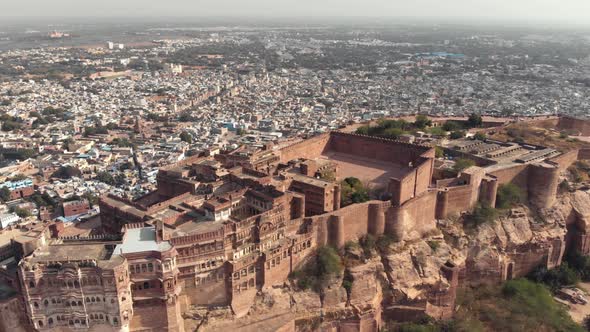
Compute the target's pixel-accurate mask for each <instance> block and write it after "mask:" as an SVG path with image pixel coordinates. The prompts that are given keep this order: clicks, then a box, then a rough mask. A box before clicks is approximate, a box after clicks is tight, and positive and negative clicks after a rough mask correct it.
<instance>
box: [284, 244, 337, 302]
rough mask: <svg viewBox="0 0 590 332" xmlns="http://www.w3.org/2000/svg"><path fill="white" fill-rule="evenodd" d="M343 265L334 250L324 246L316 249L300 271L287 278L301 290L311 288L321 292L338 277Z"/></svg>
mask: <svg viewBox="0 0 590 332" xmlns="http://www.w3.org/2000/svg"><path fill="white" fill-rule="evenodd" d="M342 268H343V265H342V260H341V258H340V256H339V255H338V252H336V249H334V248H332V247H329V246H324V247H320V248H318V249H317V251H316V253H315V255H314V256H313V258H312V259H311V260H310V261H309V262H308V263H307V264H306V265H305V266H303V267H302V268H301V269H299V270H296V271H293V272H292V273H291V274H290V275H289V278H291V279H295V280H296V281H297V282H296V283H297V286H298V287H299V288H301V289H309V288H312V289H313V290H314V291H316V292H322V290H323V289H324V287H325V286H326V283H327V282H328V281H329V280H330V279H331V278H333V277H335V276H337V275H339V274H340V273H341V271H342Z"/></svg>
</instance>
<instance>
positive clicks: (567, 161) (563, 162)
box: [549, 150, 579, 172]
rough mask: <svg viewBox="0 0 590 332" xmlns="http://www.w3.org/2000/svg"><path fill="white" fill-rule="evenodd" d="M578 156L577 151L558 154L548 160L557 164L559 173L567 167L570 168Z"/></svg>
mask: <svg viewBox="0 0 590 332" xmlns="http://www.w3.org/2000/svg"><path fill="white" fill-rule="evenodd" d="M578 154H579V151H578V150H570V151H567V152H564V153H562V154H560V155H559V156H556V157H553V158H551V159H549V161H550V162H553V163H555V164H557V165H558V168H559V171H560V172H563V171H565V170H566V169H567V168H568V167H570V166H571V165H572V164H573V163H574V162H575V161H576V160H578Z"/></svg>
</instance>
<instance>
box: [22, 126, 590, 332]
mask: <svg viewBox="0 0 590 332" xmlns="http://www.w3.org/2000/svg"><path fill="white" fill-rule="evenodd" d="M563 121H564V123H567V120H563ZM568 126H569V125H568ZM580 130H583V128H581V129H580ZM444 149H445V151H446V153H447V155H449V156H456V157H461V158H468V159H471V160H473V161H474V163H475V166H472V167H468V168H466V169H463V170H460V171H459V172H457V173H456V174H453V175H449V172H448V169H446V168H445V167H446V164H445V163H444V162H442V161H441V160H438V159H437V158H435V148H434V147H433V146H430V145H422V144H410V143H405V142H401V141H395V140H390V139H384V138H378V137H369V136H362V135H357V134H348V133H344V132H338V131H335V132H330V133H325V134H321V135H319V136H315V137H312V138H310V139H307V140H303V141H300V142H297V143H295V144H291V145H288V146H286V147H282V148H277V149H273V147H271V146H265V147H264V148H263V149H261V150H257V151H249V150H247V149H243V148H239V149H237V150H235V151H226V152H223V153H221V154H219V155H215V156H206V155H199V156H194V157H190V158H187V159H185V160H183V161H181V162H179V163H176V164H173V165H170V166H167V167H164V168H162V169H161V170H160V172H159V174H158V177H157V181H158V189H157V190H156V191H154V192H151V193H149V194H147V195H145V196H143V197H141V198H139V199H137V200H133V201H131V200H128V199H123V198H119V197H116V196H112V195H109V196H103V197H101V199H100V203H99V205H100V210H101V221H102V226H103V230H104V232H105V235H104V236H102V237H94V238H88V239H80V238H75V239H71V238H53V239H47V241H43V242H45V243H44V244H42V245H37V249H36V250H34V251H33V252H32V254H30V255H28V256H27V257H25V258H23V260H22V261H21V262H20V264H19V268H18V280H17V281H16V283H17V284H18V285H19V287H18V291H19V292H20V294H21V296H22V299H23V300H24V301H22V303H25V304H26V305H25V307H26V308H25V309H26V310H25V312H26V316H27V317H28V321H29V322H30V323H31V324H32V325H33V326H34V327H35V328H36V329H38V330H45V329H50V328H53V327H56V326H64V327H73V328H87V329H92V328H94V327H95V326H100V327H101V328H103V329H105V330H113V331H161V330H164V329H165V330H168V331H184V326H183V322H182V320H183V318H182V313H183V312H185V311H186V310H187V308H189V307H191V306H205V307H207V306H209V307H218V306H227V307H229V308H231V311H232V314H233V315H234V316H235V317H237V318H239V317H244V316H246V315H247V314H248V312H249V311H250V308H251V306H252V304H253V303H254V300H255V297H256V295H257V293H258V292H260V291H261V290H265V289H269V288H271V287H273V286H278V285H282V284H284V283H285V282H286V281H287V279H288V276H289V274H290V273H291V272H293V271H295V270H296V269H298V268H300V267H301V266H302V265H303V264H304V263H305V262H306V261H307V260H308V259H309V258H310V257H311V256H312V254H313V253H314V251H315V249H316V248H318V247H321V246H325V245H329V246H332V247H335V248H343V247H344V246H345V244H346V243H348V242H350V241H358V240H359V239H360V238H362V237H364V236H366V235H367V234H370V235H373V236H375V237H379V236H383V235H386V236H388V237H390V238H392V239H394V241H396V242H404V241H406V242H411V241H415V240H419V239H422V238H424V237H425V236H428V235H429V234H432V233H433V232H434V231H435V230H436V228H437V220H443V219H446V218H448V217H450V216H453V215H459V214H462V213H465V212H468V211H470V210H472V209H473V208H474V207H475V206H476V205H478V204H490V205H492V206H494V205H495V204H496V195H497V191H498V188H499V186H501V185H503V184H506V183H514V184H516V185H517V186H519V187H520V188H521V189H522V190H523V192H524V193H525V194H526V197H527V200H528V202H529V203H530V205H531V206H533V207H535V208H538V209H540V210H543V209H549V208H551V207H552V206H553V205H554V204H555V202H556V197H557V191H558V184H559V181H560V176H561V174H562V172H564V171H565V170H566V169H567V168H568V167H569V166H570V165H571V164H572V163H574V162H575V161H576V160H578V159H579V158H580V159H583V158H586V157H587V155H588V154H589V153H588V152H587V151H586V150H571V151H558V150H556V149H551V148H547V147H542V146H533V145H529V144H526V143H512V142H511V143H507V142H501V141H494V140H485V141H478V140H474V139H460V140H452V141H450V142H449V143H448V144H446V145H445V146H444ZM327 175H330V176H327ZM350 177H357V178H358V179H360V180H361V181H362V182H363V183H364V184H366V186H367V187H368V188H370V189H371V190H375V191H377V190H379V191H381V192H382V193H381V195H380V196H379V197H371V199H370V200H368V201H365V202H362V203H356V204H351V205H348V206H342V194H343V193H342V186H341V181H342V180H344V179H346V178H350ZM570 214H571V217H569V219H568V223H569V225H571V227H568V234H565V235H563V236H556V237H555V238H553V239H552V240H551V241H549V242H547V243H545V244H544V245H542V246H537V247H530V248H524V247H523V248H522V250H521V251H519V252H513V253H512V254H508V256H506V257H505V258H503V259H502V260H501V262H500V263H499V264H500V265H499V266H498V269H497V270H496V271H490V273H491V274H493V273H495V275H493V276H490V275H491V274H490V275H489V276H488V279H491V280H494V281H502V280H506V279H511V278H516V277H520V276H524V275H526V274H527V273H529V272H530V271H531V270H532V269H534V268H535V267H536V266H538V265H539V264H541V265H545V266H546V267H549V268H551V267H554V266H557V265H559V264H560V263H561V259H562V256H563V254H564V251H565V249H566V247H572V248H575V249H577V250H579V251H581V252H582V253H584V254H589V253H590V245H589V243H590V238H589V235H588V232H587V231H586V229H585V228H583V227H581V226H580V225H582V224H583V222H582V221H580V219H581V218H584V217H585V216H583V215H581V214H579V213H578V214H577V215H576V213H575V211H570ZM470 264H474V263H473V262H469V261H468V262H466V263H465V265H463V266H461V265H457V264H454V263H453V262H450V261H449V262H443V263H442V264H441V265H440V266H438V269H439V271H440V278H441V281H440V283H441V285H442V284H444V285H446V286H445V287H443V286H441V287H439V288H433V289H431V290H430V291H429V292H428V295H427V297H426V298H425V299H424V301H423V302H422V303H421V304H420V306H418V307H416V308H414V309H416V310H419V311H421V312H424V313H426V314H429V315H431V316H433V317H437V318H449V317H451V316H452V312H453V308H454V301H455V297H456V295H455V292H456V289H457V285H458V283H459V281H460V280H461V281H465V279H470V278H471V279H472V280H477V279H478V278H480V277H481V274H478V273H480V272H478V271H477V268H475V267H474V268H473V269H472V271H471V272H470ZM11 305H12V306H19V305H22V304H21V302H18V301H16V302H14V303H13V304H11ZM414 309H412V310H414ZM359 310H360V309H359ZM388 310H389V311H388V314H389V315H391V316H392V317H396V316H399V315H404V312H405V313H406V314H407V311H408V310H410V309H408V307H395V306H392V307H391V308H389V309H388ZM384 312H385V311H384ZM381 316H382V314H381V309H380V308H372V309H371V310H368V311H363V310H360V311H359V312H358V313H357V314H356V316H355V317H356V318H355V319H356V320H354V319H353V321H354V324H353V325H354V326H356V327H355V329H357V330H363V331H372V330H376V329H378V328H379V327H380V326H381V324H382V322H381ZM335 324H337V323H335ZM342 324H345V325H346V324H352V323H351V321H350V320H348V321H346V322H344V323H342ZM342 326H344V325H342ZM346 326H348V325H346ZM361 326H365V328H361ZM334 328H338V326H334ZM287 330H289V329H287Z"/></svg>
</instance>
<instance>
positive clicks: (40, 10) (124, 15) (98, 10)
mask: <svg viewBox="0 0 590 332" xmlns="http://www.w3.org/2000/svg"><path fill="white" fill-rule="evenodd" d="M2 2H3V4H2V13H1V14H0V17H1V18H2V19H3V20H7V19H9V20H23V19H33V18H34V19H50V20H51V19H66V18H68V19H82V18H92V19H93V20H95V19H111V18H115V19H116V18H119V19H129V20H136V19H139V20H146V19H149V20H162V19H177V20H178V19H181V20H185V19H219V18H226V19H227V18H230V19H236V18H242V19H259V20H265V21H267V20H289V19H294V20H317V19H320V20H322V19H329V20H331V21H332V20H338V21H342V20H352V19H355V20H358V19H371V20H373V19H398V20H399V19H403V20H410V21H420V22H423V21H429V22H432V21H434V22H449V21H452V22H455V21H467V22H473V23H477V22H482V21H483V22H492V23H515V22H516V23H519V24H522V25H530V24H551V25H582V26H586V25H590V1H588V0H561V1H557V0H516V1H515V0H493V1H490V0H446V1H440V0H413V1H411V2H409V1H405V0H404V1H401V0H363V1H358V0H215V1H207V0H167V1H160V0H101V1H81V0H52V1H47V0H18V1H16V0H3V1H2Z"/></svg>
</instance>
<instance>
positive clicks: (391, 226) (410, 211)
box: [385, 190, 438, 241]
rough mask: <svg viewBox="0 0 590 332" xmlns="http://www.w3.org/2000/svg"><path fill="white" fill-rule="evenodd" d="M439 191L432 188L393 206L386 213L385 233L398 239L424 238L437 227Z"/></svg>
mask: <svg viewBox="0 0 590 332" xmlns="http://www.w3.org/2000/svg"><path fill="white" fill-rule="evenodd" d="M437 194H438V191H436V190H431V191H429V192H426V193H423V194H422V195H420V196H418V197H415V198H413V199H411V200H409V201H407V202H406V203H404V204H402V205H401V206H392V207H391V208H389V210H388V211H387V213H386V215H385V233H386V234H389V235H392V236H393V237H394V238H396V239H397V240H400V241H401V240H412V239H419V238H422V237H423V236H424V235H425V234H427V233H429V232H431V231H433V230H434V229H435V228H436V221H435V220H436V204H437Z"/></svg>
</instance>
